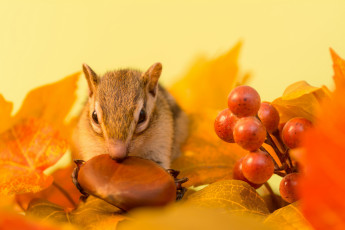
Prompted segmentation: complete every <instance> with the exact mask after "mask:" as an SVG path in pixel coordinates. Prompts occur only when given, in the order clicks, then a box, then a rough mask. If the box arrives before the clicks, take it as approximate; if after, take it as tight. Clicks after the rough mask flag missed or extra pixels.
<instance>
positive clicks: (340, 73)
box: [330, 49, 345, 89]
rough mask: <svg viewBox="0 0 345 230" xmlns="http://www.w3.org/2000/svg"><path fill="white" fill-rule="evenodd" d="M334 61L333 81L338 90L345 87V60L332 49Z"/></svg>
mask: <svg viewBox="0 0 345 230" xmlns="http://www.w3.org/2000/svg"><path fill="white" fill-rule="evenodd" d="M330 51H331V56H332V60H333V70H334V76H333V80H334V83H335V86H336V88H337V89H339V88H342V87H344V86H345V60H344V59H342V58H341V57H339V55H338V54H336V52H334V50H333V49H330Z"/></svg>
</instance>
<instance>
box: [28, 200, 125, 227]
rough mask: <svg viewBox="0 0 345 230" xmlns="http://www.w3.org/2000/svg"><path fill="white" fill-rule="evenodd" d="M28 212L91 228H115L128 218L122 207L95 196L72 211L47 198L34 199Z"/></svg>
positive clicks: (54, 220) (56, 220)
mask: <svg viewBox="0 0 345 230" xmlns="http://www.w3.org/2000/svg"><path fill="white" fill-rule="evenodd" d="M26 214H27V215H28V216H30V217H36V218H40V219H45V220H49V221H51V222H57V223H70V224H72V225H74V226H78V227H82V228H83V229H90V230H91V229H95V230H96V229H102V230H108V229H109V230H114V229H116V226H117V224H118V223H119V222H120V221H122V220H124V219H126V217H125V216H123V215H122V211H121V210H120V209H118V208H117V207H115V206H113V205H111V204H109V203H107V202H105V201H104V200H101V199H98V198H95V197H93V196H90V197H88V199H87V200H86V202H81V203H80V204H79V206H78V207H77V208H76V209H74V210H72V211H68V210H66V209H64V208H63V207H61V206H59V205H56V204H54V203H51V202H49V201H46V200H34V201H33V202H31V203H30V205H29V208H28V210H27V212H26Z"/></svg>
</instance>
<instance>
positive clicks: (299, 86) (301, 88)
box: [272, 81, 330, 123]
mask: <svg viewBox="0 0 345 230" xmlns="http://www.w3.org/2000/svg"><path fill="white" fill-rule="evenodd" d="M329 95H330V91H329V90H328V88H327V87H325V86H323V87H321V88H317V87H313V86H311V85H309V84H308V83H307V82H305V81H299V82H296V83H294V84H292V85H290V86H288V87H287V88H286V90H285V91H284V94H283V96H282V97H279V98H277V99H276V100H274V101H273V102H272V104H273V105H274V107H275V108H276V109H277V110H278V111H279V114H280V122H281V123H284V122H287V121H288V120H290V119H291V118H293V117H304V118H306V119H308V120H310V121H314V119H315V117H314V114H315V113H316V111H317V110H318V108H319V106H320V103H321V101H323V100H325V99H327V98H329Z"/></svg>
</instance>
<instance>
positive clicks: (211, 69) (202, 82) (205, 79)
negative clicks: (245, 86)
mask: <svg viewBox="0 0 345 230" xmlns="http://www.w3.org/2000/svg"><path fill="white" fill-rule="evenodd" d="M241 46H242V44H241V42H239V43H238V44H236V45H235V46H234V47H233V48H232V49H230V50H229V51H228V52H226V53H225V54H223V55H221V56H219V57H217V58H216V59H213V60H206V59H205V58H200V59H199V60H197V61H196V62H195V63H194V65H193V66H192V67H191V68H190V70H189V71H188V72H187V74H186V76H184V77H183V78H182V79H181V80H180V81H178V82H176V83H175V84H174V85H173V86H172V87H170V91H171V93H172V94H173V95H174V97H175V98H176V100H177V102H178V103H179V104H180V105H181V106H182V108H183V109H184V110H185V111H187V112H188V113H189V112H200V111H201V110H205V109H206V110H208V109H214V110H221V109H223V108H225V107H226V106H227V104H226V103H227V96H228V94H229V92H230V91H231V89H232V88H233V87H234V86H236V84H238V83H239V81H240V82H241V83H243V82H244V81H245V80H247V79H248V78H249V75H248V74H247V75H243V76H239V73H238V72H239V68H238V64H237V59H238V55H239V52H240V48H241Z"/></svg>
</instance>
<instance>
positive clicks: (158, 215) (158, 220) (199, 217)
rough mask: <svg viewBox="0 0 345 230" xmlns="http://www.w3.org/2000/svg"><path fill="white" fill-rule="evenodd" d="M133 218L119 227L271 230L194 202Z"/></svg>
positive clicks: (136, 213)
mask: <svg viewBox="0 0 345 230" xmlns="http://www.w3.org/2000/svg"><path fill="white" fill-rule="evenodd" d="M130 216H131V220H130V221H124V222H122V223H121V224H120V225H119V227H118V230H136V229H140V230H161V229H167V230H174V229H179V230H190V229H197V230H209V229H217V230H228V229H232V230H243V229H256V230H270V229H272V230H273V228H270V227H269V226H267V225H264V224H263V223H262V222H261V221H259V220H257V219H254V218H250V217H245V216H236V215H229V214H228V213H226V212H224V211H223V210H221V209H217V208H210V209H205V208H201V207H195V206H193V205H186V204H175V205H170V206H168V207H166V208H164V209H139V210H134V212H132V213H131V214H130Z"/></svg>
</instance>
